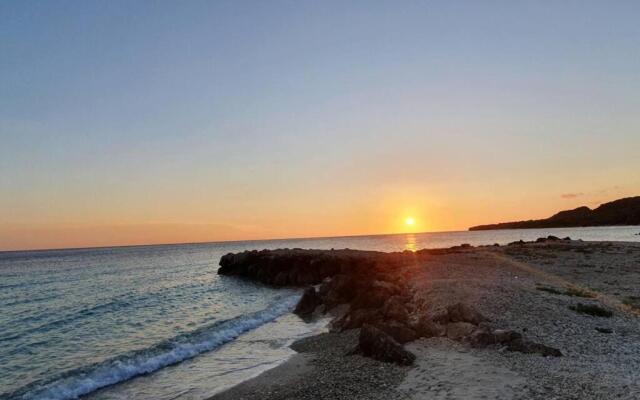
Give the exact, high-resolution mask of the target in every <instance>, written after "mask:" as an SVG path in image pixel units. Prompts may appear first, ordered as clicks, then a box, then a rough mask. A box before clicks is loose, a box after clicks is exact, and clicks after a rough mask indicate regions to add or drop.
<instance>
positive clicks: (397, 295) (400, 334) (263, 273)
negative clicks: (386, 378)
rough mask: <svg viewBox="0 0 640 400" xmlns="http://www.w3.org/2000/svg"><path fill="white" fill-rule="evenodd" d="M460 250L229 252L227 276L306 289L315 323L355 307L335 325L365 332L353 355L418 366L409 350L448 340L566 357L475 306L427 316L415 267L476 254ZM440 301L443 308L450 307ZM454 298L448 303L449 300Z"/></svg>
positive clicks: (305, 304) (303, 312) (308, 313)
mask: <svg viewBox="0 0 640 400" xmlns="http://www.w3.org/2000/svg"><path fill="white" fill-rule="evenodd" d="M470 249H471V246H468V245H467V246H458V247H455V248H451V249H445V250H446V251H444V250H439V251H428V250H425V251H419V252H416V253H412V252H397V253H382V252H369V251H356V250H302V249H293V250H288V249H283V250H272V251H269V250H262V251H246V252H243V253H237V254H227V255H225V256H223V257H222V259H221V260H220V266H221V267H220V269H219V270H218V273H219V274H221V275H231V276H239V277H242V278H246V279H251V280H256V281H259V282H263V283H265V284H270V285H275V286H303V287H304V286H306V287H307V288H306V290H305V292H304V294H303V296H302V298H301V299H300V301H299V303H298V305H297V307H296V309H295V313H296V314H298V315H299V316H301V317H302V318H305V319H308V318H311V317H312V316H313V315H316V314H318V313H326V312H328V311H330V310H332V309H334V308H336V307H337V306H340V305H347V306H345V307H343V308H347V310H346V312H343V313H341V314H340V315H338V316H337V317H336V318H335V319H334V320H333V321H332V322H331V324H330V329H331V330H332V331H338V332H339V331H343V330H349V329H360V336H359V344H358V346H357V348H356V349H354V350H353V351H352V352H351V353H350V354H361V355H364V356H367V357H372V358H375V359H378V360H381V361H385V362H395V363H397V364H400V365H410V364H412V363H413V361H414V359H415V356H414V355H413V354H411V353H410V352H408V351H407V350H405V349H404V348H403V344H405V343H407V342H411V341H414V340H416V339H418V338H421V337H426V338H429V337H438V336H442V337H448V338H449V339H451V340H455V341H461V342H468V343H470V345H472V346H474V347H489V346H494V347H501V348H505V349H507V350H510V351H520V352H524V353H539V354H542V355H545V356H560V355H562V354H561V353H560V351H559V350H557V349H553V348H550V347H547V346H544V345H542V344H538V343H534V342H530V341H528V340H526V339H525V338H524V337H523V336H522V335H521V334H520V333H518V332H513V331H504V330H500V329H498V328H496V327H494V326H492V324H491V322H490V321H489V320H488V318H486V317H484V316H483V315H482V314H480V313H479V312H478V311H477V310H475V309H474V308H473V307H472V306H470V305H467V304H463V303H460V302H453V303H452V304H449V305H447V306H446V307H444V308H443V309H442V310H440V311H438V312H434V313H433V314H432V315H424V314H423V313H422V312H421V311H419V309H420V308H419V307H417V306H416V305H415V302H414V294H415V293H414V290H415V289H414V288H412V287H411V285H410V282H411V273H412V271H415V270H414V269H412V268H410V267H412V266H415V265H416V264H419V262H420V260H421V259H422V258H423V257H429V256H431V255H433V254H443V253H446V252H456V251H469V250H470ZM442 300H443V299H438V304H440V303H443V302H442ZM445 300H446V299H445Z"/></svg>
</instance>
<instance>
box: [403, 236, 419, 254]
mask: <svg viewBox="0 0 640 400" xmlns="http://www.w3.org/2000/svg"><path fill="white" fill-rule="evenodd" d="M406 239H407V242H406V243H405V244H404V249H405V250H409V251H416V250H418V245H417V240H416V235H414V234H412V233H409V234H407V238H406Z"/></svg>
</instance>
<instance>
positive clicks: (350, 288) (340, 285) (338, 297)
mask: <svg viewBox="0 0 640 400" xmlns="http://www.w3.org/2000/svg"><path fill="white" fill-rule="evenodd" d="M319 292H320V297H322V299H323V301H324V303H325V304H326V305H327V307H329V308H332V307H335V306H337V305H338V304H343V303H347V302H349V301H351V299H352V298H353V297H354V296H355V295H356V293H357V292H358V287H357V284H356V281H355V279H353V278H351V277H350V276H347V275H344V274H340V275H336V276H334V277H333V278H331V279H330V280H328V281H326V282H323V283H322V285H320V291H319Z"/></svg>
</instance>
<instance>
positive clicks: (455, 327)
mask: <svg viewBox="0 0 640 400" xmlns="http://www.w3.org/2000/svg"><path fill="white" fill-rule="evenodd" d="M475 328H476V326H475V325H473V324H471V323H469V322H451V323H448V324H447V337H448V338H449V339H451V340H461V339H464V338H465V337H467V336H469V335H470V334H471V332H473V331H474V330H475Z"/></svg>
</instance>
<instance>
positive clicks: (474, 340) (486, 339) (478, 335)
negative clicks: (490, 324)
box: [467, 327, 496, 348]
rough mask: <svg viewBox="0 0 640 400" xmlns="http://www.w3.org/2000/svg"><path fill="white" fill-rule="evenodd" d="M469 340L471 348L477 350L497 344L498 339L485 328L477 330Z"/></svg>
mask: <svg viewBox="0 0 640 400" xmlns="http://www.w3.org/2000/svg"><path fill="white" fill-rule="evenodd" d="M467 339H468V340H469V343H470V344H471V347H476V348H484V347H487V346H490V345H492V344H494V343H496V337H495V336H494V334H493V333H492V332H491V331H490V330H489V329H488V328H485V327H479V328H477V329H476V330H474V331H473V332H471V334H470V335H469V336H468V338H467Z"/></svg>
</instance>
